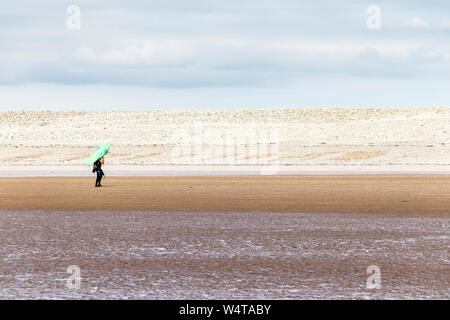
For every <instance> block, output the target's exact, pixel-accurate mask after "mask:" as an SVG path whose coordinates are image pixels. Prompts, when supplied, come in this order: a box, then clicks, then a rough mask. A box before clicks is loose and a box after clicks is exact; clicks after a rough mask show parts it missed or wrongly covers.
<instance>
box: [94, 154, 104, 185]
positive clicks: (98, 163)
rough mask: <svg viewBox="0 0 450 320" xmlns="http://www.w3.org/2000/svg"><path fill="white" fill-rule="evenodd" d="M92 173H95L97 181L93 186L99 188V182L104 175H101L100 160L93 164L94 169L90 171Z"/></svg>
mask: <svg viewBox="0 0 450 320" xmlns="http://www.w3.org/2000/svg"><path fill="white" fill-rule="evenodd" d="M92 172H97V180H95V186H96V187H101V186H102V185H101V184H100V182H101V181H102V177H103V176H104V175H105V174H104V173H103V170H102V163H101V162H100V160H97V161H95V162H94V169H93V170H92Z"/></svg>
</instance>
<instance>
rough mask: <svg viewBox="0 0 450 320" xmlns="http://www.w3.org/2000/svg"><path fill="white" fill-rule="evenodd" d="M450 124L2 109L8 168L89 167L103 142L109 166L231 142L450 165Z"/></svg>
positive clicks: (262, 114)
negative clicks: (107, 147)
mask: <svg viewBox="0 0 450 320" xmlns="http://www.w3.org/2000/svg"><path fill="white" fill-rule="evenodd" d="M449 123H450V108H417V109H414V108H404V109H280V110H256V109H247V110H196V111H161V110H153V111H111V112H71V111H70V112H49V111H48V112H30V111H25V112H0V164H2V165H12V164H15V165H73V164H82V163H83V162H84V160H85V158H86V157H87V155H88V154H89V153H90V152H91V151H92V149H93V148H94V147H95V146H97V145H98V144H100V143H102V142H104V141H112V142H114V143H115V146H114V148H113V149H112V150H111V153H110V155H109V158H108V162H109V163H110V164H171V163H172V162H175V163H177V164H191V163H190V161H191V160H192V159H193V158H194V159H195V163H194V164H200V165H202V164H227V161H226V159H225V158H224V157H221V156H220V155H219V156H211V154H210V153H208V152H205V150H206V149H208V148H209V149H211V148H212V149H214V150H216V151H217V150H219V151H220V150H222V149H223V150H225V148H226V144H227V143H230V141H231V142H232V143H234V144H235V146H234V147H235V149H236V150H235V153H236V159H235V160H234V163H233V164H261V163H262V162H264V161H268V159H269V160H270V161H277V162H278V163H280V164H309V165H315V164H366V165H368V164H370V165H372V164H373V165H382V164H450V156H449V155H450V148H449V146H448V143H449V141H450V139H449V138H450V127H449ZM199 127H200V128H201V134H200V142H198V141H196V140H195V139H194V138H193V137H194V136H195V133H196V130H197V131H198V128H199ZM252 136H255V137H256V140H255V139H254V137H253V140H252V139H251V138H252ZM261 136H265V137H263V139H262V140H261ZM249 137H250V138H249ZM227 139H229V140H227ZM198 143H200V144H201V145H202V146H203V149H202V150H203V151H202V152H203V153H201V154H199V151H198V148H196V147H195V146H196V145H198ZM264 144H269V145H271V146H272V150H271V152H272V153H270V154H261V152H259V151H258V155H257V156H251V149H252V148H254V147H258V148H260V147H261V146H263V145H264ZM275 147H276V148H275ZM177 148H178V149H179V150H184V151H186V150H190V152H188V154H187V156H186V154H184V155H180V154H179V153H177V152H174V150H175V151H176V150H177ZM273 149H274V150H273ZM258 150H259V149H258ZM191 162H192V161H191Z"/></svg>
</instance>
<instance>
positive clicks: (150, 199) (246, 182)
mask: <svg viewBox="0 0 450 320" xmlns="http://www.w3.org/2000/svg"><path fill="white" fill-rule="evenodd" d="M0 210H77V211H98V210H108V211H127V210H131V211H136V210H139V211H190V212H322V213H327V212H328V213H384V214H401V213H404V214H418V215H435V214H438V215H442V214H444V215H446V214H448V213H449V211H450V176H446V175H441V176H437V175H436V176H432V175H430V176H427V175H420V176H419V175H417V176H409V175H401V176H396V175H355V176H350V175H349V176H245V177H229V176H228V177H128V178H126V177H106V178H105V179H104V181H103V187H102V188H94V178H93V177H92V178H83V177H78V178H75V177H72V178H1V179H0Z"/></svg>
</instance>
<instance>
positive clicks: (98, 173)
mask: <svg viewBox="0 0 450 320" xmlns="http://www.w3.org/2000/svg"><path fill="white" fill-rule="evenodd" d="M101 179H102V174H101V173H100V170H99V171H97V179H96V180H95V186H96V187H98V186H99V185H100V180H101Z"/></svg>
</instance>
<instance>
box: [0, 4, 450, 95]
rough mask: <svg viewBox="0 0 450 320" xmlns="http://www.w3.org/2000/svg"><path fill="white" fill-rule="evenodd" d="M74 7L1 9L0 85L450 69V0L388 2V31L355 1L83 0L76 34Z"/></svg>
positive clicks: (277, 78)
mask: <svg viewBox="0 0 450 320" xmlns="http://www.w3.org/2000/svg"><path fill="white" fill-rule="evenodd" d="M67 5H68V3H64V2H60V1H52V0H43V1H39V3H37V2H30V1H25V0H17V1H14V2H11V3H9V4H8V6H3V7H2V11H1V12H0V70H2V72H1V73H0V85H3V86H10V85H15V86H18V85H27V84H30V85H40V84H52V85H55V86H57V87H58V88H60V86H74V87H75V86H77V85H85V86H86V87H88V86H94V85H95V86H102V85H105V86H112V87H114V88H115V89H114V90H122V88H124V87H139V88H142V87H144V88H148V89H150V88H154V89H155V90H163V89H164V90H165V89H166V88H167V89H171V88H173V89H180V90H186V91H185V92H188V91H189V92H191V91H192V90H194V89H195V90H196V89H198V90H201V89H204V88H229V89H230V90H237V89H236V88H243V89H245V88H247V89H248V88H250V87H251V88H261V89H262V90H266V89H267V88H272V87H277V88H293V87H292V86H293V85H294V84H296V83H303V82H305V81H308V80H309V79H311V78H314V79H316V81H317V83H320V82H323V83H328V82H327V81H328V79H330V78H333V79H336V78H337V77H339V78H341V79H344V80H342V81H348V85H349V86H350V85H353V84H354V82H350V81H349V80H348V79H349V78H350V79H353V78H354V77H356V78H358V79H359V81H361V79H367V81H371V80H372V79H375V80H377V81H378V80H380V79H383V80H385V81H386V82H388V81H391V80H392V81H405V79H410V80H424V81H425V80H426V79H429V78H435V79H440V80H442V79H449V78H450V70H449V69H450V67H449V52H450V42H449V41H448V40H449V33H448V30H450V28H449V27H448V26H449V23H448V21H449V20H448V17H447V12H448V11H449V10H450V3H449V2H448V1H443V0H430V1H427V2H424V1H419V0H411V1H406V0H399V1H395V2H393V1H387V0H380V1H378V3H377V5H379V7H380V10H381V16H382V25H381V29H379V30H369V29H368V28H367V27H366V19H367V18H368V15H367V13H366V9H367V6H368V5H369V3H362V2H361V1H353V0H351V1H346V2H338V1H332V0H324V1H320V2H307V1H297V0H280V1H271V0H261V1H254V2H242V1H238V0H229V1H215V0H211V1H202V0H192V1H184V0H171V1H162V0H150V1H145V2H144V1H138V0H130V1H126V2H124V1H119V0H109V1H105V0H98V1H95V2H93V1H88V0H79V1H77V5H79V6H80V8H81V19H82V23H81V30H77V31H69V30H68V29H67V27H66V19H67V13H66V8H67ZM345 79H347V80H345ZM380 81H381V80H380ZM344 84H345V82H344ZM217 90H219V89H217ZM289 90H294V91H293V92H291V94H290V95H289V96H291V97H295V90H296V89H289ZM424 90H429V91H430V90H432V88H424ZM164 92H166V91H164ZM195 92H200V91H195ZM217 92H219V91H217ZM239 92H241V93H240V94H242V91H239ZM393 94H394V93H393ZM232 96H233V98H234V99H236V101H237V100H239V99H244V97H243V96H242V95H239V94H236V95H232ZM48 97H51V95H49V96H48ZM387 98H388V97H387ZM387 98H386V99H387ZM0 99H1V97H0ZM130 99H131V98H130Z"/></svg>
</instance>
